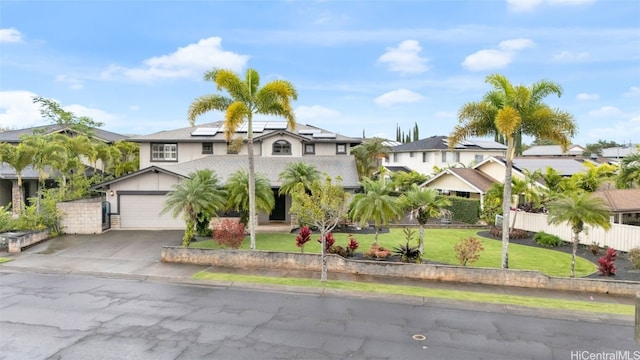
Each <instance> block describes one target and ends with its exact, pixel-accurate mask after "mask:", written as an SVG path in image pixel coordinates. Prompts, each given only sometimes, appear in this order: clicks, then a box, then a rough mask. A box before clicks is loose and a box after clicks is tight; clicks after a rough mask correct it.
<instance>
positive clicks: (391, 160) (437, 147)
mask: <svg viewBox="0 0 640 360" xmlns="http://www.w3.org/2000/svg"><path fill="white" fill-rule="evenodd" d="M447 140H448V137H447V136H431V137H428V138H426V139H422V140H418V141H414V142H410V143H406V144H402V145H398V146H394V147H392V148H391V151H390V152H389V156H388V157H387V158H385V160H384V162H383V166H385V167H387V168H389V167H404V168H408V169H411V170H415V171H417V172H419V173H421V174H425V175H429V176H431V175H433V174H434V173H436V172H437V170H438V169H443V168H451V167H465V166H466V167H470V166H473V165H475V164H478V163H480V162H482V161H484V160H485V159H487V158H489V157H491V156H504V155H505V154H506V150H507V147H506V146H505V145H502V144H500V143H497V142H495V141H490V140H467V141H463V142H461V143H460V144H456V145H455V146H454V148H453V149H449V143H448V141H447Z"/></svg>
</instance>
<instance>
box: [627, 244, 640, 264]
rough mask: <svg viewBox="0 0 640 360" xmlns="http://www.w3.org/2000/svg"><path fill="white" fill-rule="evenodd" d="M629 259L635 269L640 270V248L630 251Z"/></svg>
mask: <svg viewBox="0 0 640 360" xmlns="http://www.w3.org/2000/svg"><path fill="white" fill-rule="evenodd" d="M627 257H628V258H629V261H631V265H632V266H633V268H634V269H640V247H637V248H633V249H631V250H629V253H628V254H627Z"/></svg>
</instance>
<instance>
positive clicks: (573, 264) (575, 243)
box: [571, 232, 580, 277]
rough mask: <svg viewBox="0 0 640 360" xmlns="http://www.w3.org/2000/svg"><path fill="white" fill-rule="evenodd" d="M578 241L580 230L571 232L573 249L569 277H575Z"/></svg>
mask: <svg viewBox="0 0 640 360" xmlns="http://www.w3.org/2000/svg"><path fill="white" fill-rule="evenodd" d="M579 243H580V232H574V233H573V249H572V252H571V277H576V271H575V270H576V253H577V252H578V244H579Z"/></svg>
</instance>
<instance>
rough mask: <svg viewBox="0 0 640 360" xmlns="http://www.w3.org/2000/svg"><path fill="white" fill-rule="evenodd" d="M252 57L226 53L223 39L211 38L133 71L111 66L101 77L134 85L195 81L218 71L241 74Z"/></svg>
mask: <svg viewBox="0 0 640 360" xmlns="http://www.w3.org/2000/svg"><path fill="white" fill-rule="evenodd" d="M248 60H249V56H247V55H239V54H236V53H234V52H231V51H225V50H223V49H222V39H221V38H219V37H210V38H207V39H202V40H200V41H198V42H197V43H195V44H189V45H187V46H184V47H181V48H178V50H176V51H174V52H173V53H170V54H167V55H160V56H154V57H152V58H149V59H146V60H144V61H143V66H140V67H136V68H130V67H125V66H120V65H115V64H114V65H110V66H109V67H107V68H106V69H105V70H104V71H103V72H102V74H101V76H102V78H103V79H107V80H110V79H119V78H124V79H128V80H133V81H152V80H157V79H174V78H185V77H195V78H201V77H202V73H203V72H204V71H207V70H211V69H213V68H214V67H218V68H225V69H230V70H233V71H236V72H239V71H241V70H242V69H243V68H244V67H245V65H246V63H247V61H248Z"/></svg>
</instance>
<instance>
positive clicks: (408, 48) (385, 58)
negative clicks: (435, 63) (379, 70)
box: [378, 40, 429, 74]
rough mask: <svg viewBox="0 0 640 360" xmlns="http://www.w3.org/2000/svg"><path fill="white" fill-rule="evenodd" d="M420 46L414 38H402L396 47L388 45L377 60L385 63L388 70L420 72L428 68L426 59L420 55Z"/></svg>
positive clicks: (408, 72) (405, 72) (403, 72)
mask: <svg viewBox="0 0 640 360" xmlns="http://www.w3.org/2000/svg"><path fill="white" fill-rule="evenodd" d="M421 51H422V47H421V46H420V43H419V42H418V41H416V40H404V41H402V42H401V43H400V44H398V47H388V48H387V52H385V53H384V54H382V56H380V58H378V61H379V62H381V63H384V64H387V66H388V68H389V71H396V72H399V73H402V74H420V73H423V72H425V71H427V70H429V66H428V65H427V62H428V59H427V58H424V57H421V56H420V52H421Z"/></svg>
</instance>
